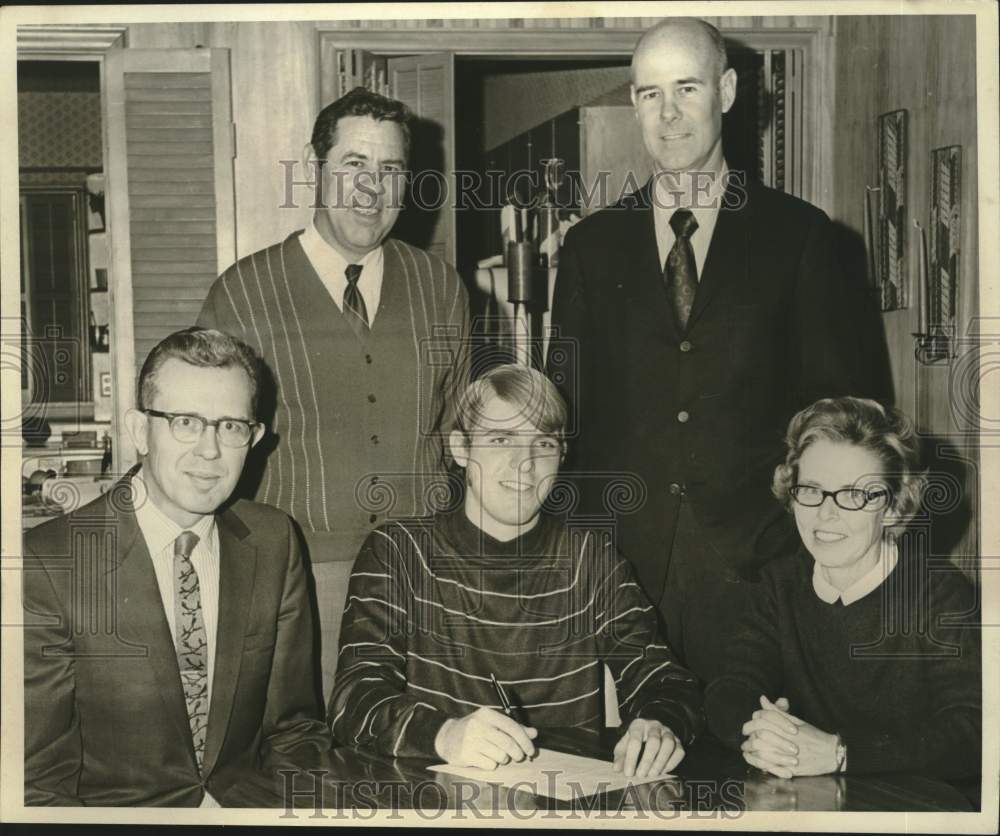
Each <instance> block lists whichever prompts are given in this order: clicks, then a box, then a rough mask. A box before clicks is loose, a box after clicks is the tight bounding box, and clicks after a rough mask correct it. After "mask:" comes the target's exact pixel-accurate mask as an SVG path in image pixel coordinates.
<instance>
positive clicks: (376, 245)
mask: <svg viewBox="0 0 1000 836" xmlns="http://www.w3.org/2000/svg"><path fill="white" fill-rule="evenodd" d="M409 119H410V115H409V111H408V110H407V108H406V106H405V105H404V104H403V103H402V102H398V101H395V100H393V99H387V98H385V97H384V96H380V95H378V94H377V93H372V92H369V91H368V90H365V89H364V88H361V87H358V88H355V89H354V90H352V91H351V92H349V93H347V94H346V95H344V96H342V97H341V98H339V99H338V100H337V101H335V102H333V103H332V104H330V105H327V107H325V108H323V110H322V111H320V113H319V115H318V116H317V117H316V122H315V124H314V126H313V132H312V139H311V141H310V142H309V143H308V144H307V145H306V147H305V149H304V151H303V158H304V162H305V165H306V171H307V172H308V174H309V175H310V176H313V177H315V180H316V187H315V195H314V197H315V200H314V203H313V204H312V205H313V206H314V207H315V212H314V214H313V219H312V222H311V223H310V224H309V226H308V227H307V228H306V229H305V230H300V231H298V232H295V233H292V234H291V235H289V236H288V238H286V239H285V240H284V241H282V242H280V243H278V244H275V245H273V246H271V247H268V248H267V249H265V250H261V251H260V252H257V253H253V254H252V255H249V256H247V257H246V258H243V259H241V260H239V261H237V262H236V264H234V265H233V266H232V267H230V268H229V269H228V270H227V271H226V272H225V273H224V274H223V275H222V276H220V277H219V279H218V281H216V282H215V284H214V285H212V288H211V290H210V291H209V294H208V298H207V299H206V300H205V305H204V307H203V308H202V311H201V314H200V316H199V317H198V324H199V325H204V326H206V327H209V328H218V329H220V330H222V331H225V332H226V333H227V334H232V335H234V336H236V337H239V338H240V339H241V340H244V341H245V342H247V343H248V344H249V345H251V346H252V347H253V348H254V349H255V350H256V351H257V352H258V353H259V354H260V355H261V357H263V359H264V361H265V362H266V363H267V365H268V367H269V368H270V370H271V372H272V374H273V376H274V380H275V383H276V385H277V398H276V403H275V409H274V417H273V422H272V423H271V426H270V429H271V432H272V439H274V440H276V446H275V447H274V449H273V451H271V453H270V455H269V456H268V458H267V461H266V465H265V468H264V472H263V476H262V479H261V481H260V484H259V487H258V488H257V493H256V498H257V499H259V500H260V501H261V502H267V503H270V504H273V505H276V506H277V507H279V508H281V509H282V510H284V511H287V512H288V513H289V514H291V515H292V516H293V517H294V518H295V520H296V521H297V522H298V523H299V524H300V525H301V526H302V530H303V532H304V534H305V538H306V546H307V548H308V550H309V560H310V564H311V568H312V574H313V579H314V580H315V583H316V599H317V604H318V607H319V622H320V655H321V659H322V680H323V693H324V697H325V698H328V697H329V695H330V691H331V689H332V688H333V677H334V673H335V672H336V669H337V640H338V637H339V635H340V621H341V618H342V616H343V611H344V601H345V599H346V596H347V583H348V580H349V579H350V576H351V566H352V565H353V564H354V559H355V558H356V557H357V556H358V552H359V551H360V549H361V545H362V543H364V541H365V538H366V537H367V536H368V534H369V533H370V532H371V531H372V530H373V529H375V528H377V527H378V526H379V525H380V524H381V523H384V522H385V521H386V520H387V519H390V518H392V517H395V516H414V515H423V514H426V513H428V512H431V511H434V510H435V508H434V504H433V500H434V498H435V497H436V496H440V495H441V490H440V488H441V486H442V483H443V480H445V479H446V470H445V458H444V455H445V454H444V436H445V433H446V430H443V429H442V427H444V428H447V427H449V426H450V424H451V418H450V413H448V410H449V409H450V408H451V407H452V405H453V404H454V402H455V400H456V399H457V394H456V393H459V392H461V391H462V390H463V389H464V386H465V374H466V367H467V363H466V359H467V355H468V347H467V338H468V332H469V303H468V296H467V295H466V292H465V287H464V285H463V284H462V280H461V279H460V278H459V277H458V274H457V273H456V272H455V270H454V268H452V267H451V265H449V264H446V263H445V262H444V261H442V260H441V259H440V258H438V257H437V256H435V255H433V254H431V253H428V252H425V251H423V250H420V249H417V248H416V247H412V246H410V245H409V244H406V243H404V242H403V241H400V240H397V239H394V238H390V237H389V234H390V232H391V231H392V228H393V226H394V225H395V223H396V220H397V218H398V217H399V213H400V209H401V207H402V199H403V191H404V189H403V186H404V183H405V174H406V168H407V164H408V163H407V161H408V159H409V152H410V130H409ZM269 440H271V439H269ZM262 446H263V445H262Z"/></svg>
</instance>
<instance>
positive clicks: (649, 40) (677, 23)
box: [632, 17, 729, 83]
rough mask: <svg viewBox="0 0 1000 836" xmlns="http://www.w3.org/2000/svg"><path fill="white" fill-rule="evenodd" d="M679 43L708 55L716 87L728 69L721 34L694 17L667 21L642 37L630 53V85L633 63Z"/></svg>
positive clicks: (633, 69) (709, 24)
mask: <svg viewBox="0 0 1000 836" xmlns="http://www.w3.org/2000/svg"><path fill="white" fill-rule="evenodd" d="M679 43H684V44H687V45H688V46H689V47H690V46H694V45H696V46H697V48H698V49H699V50H704V51H705V52H706V53H710V54H712V56H713V58H714V64H715V68H716V75H715V79H714V81H715V82H716V83H718V81H719V79H720V78H721V77H722V74H723V73H724V72H725V71H726V67H727V66H728V65H729V62H728V60H727V58H726V42H725V40H724V39H723V37H722V33H721V32H719V30H718V29H716V28H715V27H714V26H712V24H711V23H706V22H705V21H704V20H701V19H700V18H696V17H668V18H666V19H664V20H661V21H660V22H659V23H657V24H656V25H655V26H654V27H652V28H651V29H647V30H646V31H645V32H644V33H643V35H642V37H641V38H639V42H638V43H637V44H636V45H635V50H634V52H633V53H632V82H633V83H635V67H636V63H637V62H638V61H639V60H640V59H641V58H642V57H643V56H644V55H648V54H649V53H651V52H655V51H658V50H661V49H664V50H665V49H670V48H671V47H672V46H675V45H677V44H679Z"/></svg>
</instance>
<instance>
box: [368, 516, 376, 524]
mask: <svg viewBox="0 0 1000 836" xmlns="http://www.w3.org/2000/svg"><path fill="white" fill-rule="evenodd" d="M377 519H378V516H376V515H375V514H371V515H370V516H369V517H368V522H370V523H373V522H375V521H376V520H377Z"/></svg>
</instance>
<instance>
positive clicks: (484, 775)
mask: <svg viewBox="0 0 1000 836" xmlns="http://www.w3.org/2000/svg"><path fill="white" fill-rule="evenodd" d="M427 768H428V769H430V770H432V771H433V772H444V773H446V774H448V775H457V776H459V777H460V778H471V779H473V780H475V781H481V782H482V783H485V784H502V785H503V786H505V787H509V788H516V789H520V790H524V791H526V792H531V793H533V794H535V795H543V796H545V797H547V798H556V799H558V800H560V801H572V800H574V799H576V798H587V797H588V796H591V795H597V794H598V793H603V792H612V791H614V790H620V789H624V788H625V787H627V786H629V785H630V784H631V785H634V786H637V785H639V784H650V783H652V782H654V781H662V780H665V779H669V778H671V777H673V776H672V775H670V774H668V773H663V774H661V775H648V776H646V777H645V778H636V777H632V778H627V777H625V774H624V773H622V772H615V770H614V767H613V766H612V764H611V761H601V760H597V759H595V758H584V757H581V756H580V755H567V754H565V753H563V752H554V751H552V750H551V749H539V750H538V754H537V755H536V756H535V757H534V759H532V760H530V761H528V760H525V761H521V763H514V762H511V763H509V764H507V765H506V766H498V767H497V768H496V769H492V770H486V769H477V768H476V767H474V766H452V765H451V764H447V763H441V764H436V765H434V766H429V767H427Z"/></svg>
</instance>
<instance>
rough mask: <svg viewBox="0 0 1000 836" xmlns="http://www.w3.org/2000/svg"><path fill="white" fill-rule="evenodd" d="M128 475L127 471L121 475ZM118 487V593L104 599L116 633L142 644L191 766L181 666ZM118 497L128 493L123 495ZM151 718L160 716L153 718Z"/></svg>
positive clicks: (133, 520) (142, 546)
mask: <svg viewBox="0 0 1000 836" xmlns="http://www.w3.org/2000/svg"><path fill="white" fill-rule="evenodd" d="M130 476H131V474H129V476H126V477H125V478H126V479H128V478H130ZM119 485H121V483H119ZM118 487H119V486H116V487H115V488H112V498H111V500H110V501H111V504H112V505H115V504H117V505H118V506H119V507H117V508H112V509H111V510H112V514H113V518H114V528H115V531H116V536H117V539H118V542H117V547H116V551H117V554H118V560H117V567H116V570H115V572H114V573H113V577H112V576H111V575H109V577H108V583H109V584H115V585H117V595H116V597H115V598H109V600H117V602H118V612H117V617H118V623H119V625H120V632H121V635H122V636H123V637H124V638H125V639H126V641H131V642H135V643H137V644H141V645H142V646H143V647H144V648H145V652H146V654H147V657H148V660H149V666H150V669H151V670H152V672H153V676H154V678H155V680H156V684H157V688H156V691H157V693H158V694H159V697H160V700H161V701H162V702H163V709H164V718H165V720H164V721H163V722H164V724H165V725H166V726H169V728H170V729H171V731H172V732H174V733H175V734H176V735H178V739H179V740H184V741H186V742H187V748H188V751H189V752H190V755H191V763H192V765H194V763H195V755H194V745H193V744H192V742H191V726H190V723H189V722H188V714H187V704H186V703H185V702H184V692H183V690H182V688H181V681H180V670H179V669H178V667H177V652H176V650H175V649H174V642H173V639H172V638H171V636H170V625H169V624H168V622H167V616H166V613H165V612H164V611H163V599H162V597H161V596H160V587H159V584H158V583H157V580H156V572H155V571H154V569H153V560H152V558H151V557H150V554H149V549H148V548H147V547H146V540H145V538H144V537H143V536H142V532H141V531H140V529H139V524H138V522H137V521H136V518H135V512H134V511H133V510H132V504H131V498H130V494H131V489H128V490H122V491H117V490H116V488H118ZM123 497H128V498H127V499H124V500H123V499H122V498H123ZM113 592H114V590H109V595H110V594H112V593H113ZM152 722H154V723H159V722H160V721H159V720H157V719H152Z"/></svg>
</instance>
